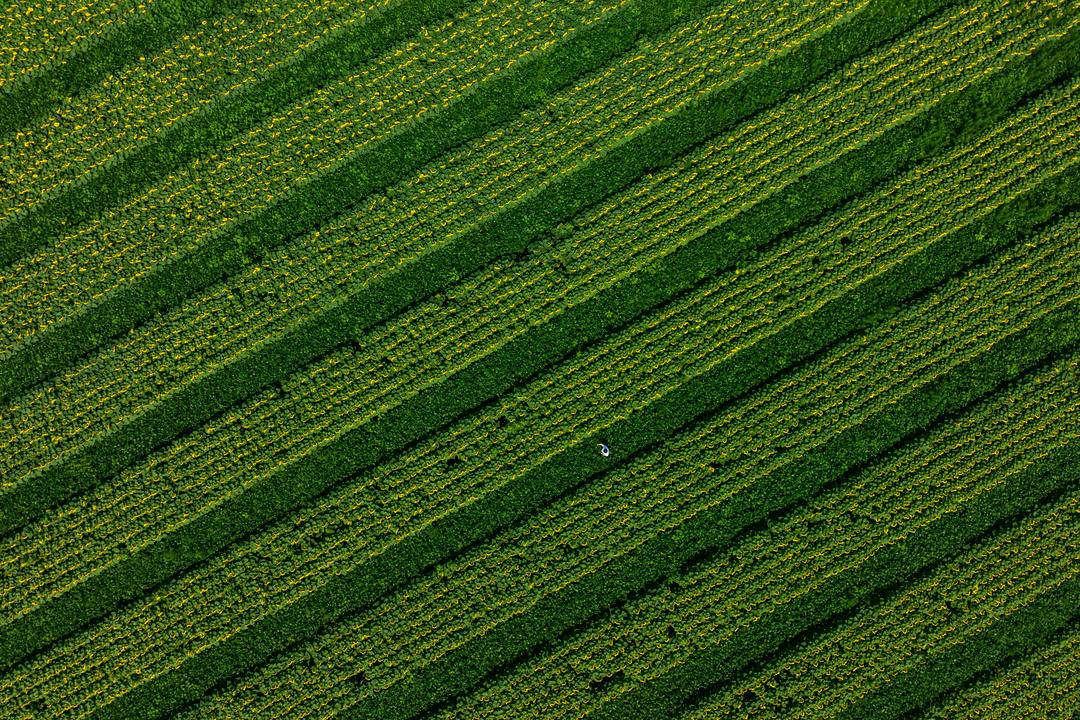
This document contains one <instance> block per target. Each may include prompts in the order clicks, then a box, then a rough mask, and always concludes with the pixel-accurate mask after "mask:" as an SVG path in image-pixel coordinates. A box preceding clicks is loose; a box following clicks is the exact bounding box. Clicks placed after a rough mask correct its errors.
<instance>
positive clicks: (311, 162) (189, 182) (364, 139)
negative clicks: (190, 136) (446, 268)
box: [0, 0, 630, 355]
mask: <svg viewBox="0 0 1080 720" xmlns="http://www.w3.org/2000/svg"><path fill="white" fill-rule="evenodd" d="M628 2H630V0H621V1H617V0H612V2H609V3H604V4H601V5H599V6H598V5H596V4H595V3H591V2H586V1H585V0H574V1H573V2H564V3H547V2H543V3H521V2H512V3H500V4H498V5H480V6H475V7H470V8H468V9H466V10H465V11H463V12H462V13H460V14H459V15H458V16H456V17H455V18H454V19H452V20H449V21H446V22H444V23H442V24H441V25H440V26H438V27H435V28H431V32H430V33H428V34H427V35H426V37H425V36H423V35H422V36H420V37H419V38H417V39H414V40H412V41H409V42H407V43H404V44H402V45H399V46H397V47H395V48H394V49H393V50H392V51H390V52H388V53H386V54H385V55H383V56H381V57H380V58H377V59H376V60H374V61H372V62H371V63H370V64H369V65H368V66H366V67H363V68H360V69H358V71H357V72H355V73H353V74H350V75H349V76H347V77H344V78H342V79H341V80H339V81H338V82H336V83H334V84H333V85H330V86H327V87H326V88H323V89H319V90H316V91H315V92H314V93H312V94H311V95H310V96H308V97H306V98H304V99H303V100H301V101H300V102H298V103H296V104H295V105H293V106H292V107H290V108H288V109H287V110H285V111H284V112H282V113H280V114H277V115H275V116H273V117H271V118H269V119H268V120H266V121H265V122H263V123H261V124H260V125H259V126H257V127H256V128H254V129H252V130H251V131H249V132H248V133H246V134H245V135H244V136H242V137H239V138H236V139H235V140H233V141H231V142H230V143H227V144H226V145H224V146H222V147H220V148H216V149H215V150H214V151H213V152H212V153H211V154H209V155H207V156H204V157H201V158H197V159H196V160H195V161H194V162H192V163H191V164H190V165H189V166H188V167H186V168H184V169H183V171H181V172H178V173H176V174H173V175H170V176H169V177H167V178H163V179H162V180H161V182H159V183H156V184H154V185H152V186H151V187H149V188H147V189H146V190H145V191H143V192H142V193H140V194H138V195H136V196H135V197H133V198H130V199H129V200H128V201H127V202H126V203H125V204H123V205H121V206H118V207H114V208H110V209H109V210H107V211H106V212H105V213H103V214H102V215H101V216H99V217H97V218H94V219H92V220H90V221H89V222H87V223H85V224H83V225H82V226H80V227H78V228H75V229H74V230H73V231H72V232H70V233H68V234H67V235H66V236H65V237H64V238H62V239H60V240H59V241H58V242H57V243H55V244H54V245H52V246H51V247H48V248H45V249H42V250H40V251H38V252H35V253H33V254H31V255H29V256H27V257H25V258H22V259H20V260H18V261H16V262H15V263H14V264H13V265H11V266H9V267H8V268H7V269H6V270H5V272H4V273H3V275H0V318H3V322H2V325H3V330H2V331H0V334H2V345H0V347H2V350H0V354H2V355H8V354H10V353H12V352H14V351H16V350H17V349H18V348H20V347H21V346H22V345H23V344H24V343H26V342H27V341H28V340H31V339H32V338H33V337H35V336H36V335H38V334H40V333H41V332H43V331H44V330H46V329H47V328H51V327H53V326H54V325H56V324H57V323H62V322H64V321H65V320H68V319H70V318H72V317H74V316H77V315H79V314H81V313H82V312H84V311H85V310H86V309H87V308H90V307H93V306H94V305H95V304H97V303H98V302H100V301H101V300H102V299H103V298H105V297H106V296H107V295H110V294H112V293H114V292H115V291H116V290H117V289H118V288H120V287H122V286H128V285H131V284H132V283H135V282H137V281H138V280H139V278H141V277H143V276H145V275H146V274H147V273H148V272H150V271H151V269H153V268H154V267H155V266H159V265H162V264H166V263H168V262H170V261H172V260H174V259H176V258H178V257H180V256H182V255H186V254H188V253H190V252H192V251H194V250H195V249H196V248H198V247H200V246H201V245H202V244H203V243H204V242H205V241H206V240H207V239H208V238H209V237H211V236H213V235H215V234H220V233H222V232H225V231H226V230H227V229H228V228H230V227H232V226H234V225H235V224H236V223H238V222H239V221H240V220H241V219H242V218H243V217H245V216H248V215H250V214H252V213H257V212H259V211H261V210H264V209H266V208H268V207H270V206H271V205H273V204H275V203H279V202H280V201H281V200H282V199H284V198H285V197H288V196H289V195H290V194H291V193H293V192H295V191H296V189H297V187H301V186H305V185H309V184H310V183H311V181H312V180H313V179H314V178H315V177H318V176H319V175H323V174H325V173H326V172H327V171H329V170H331V169H332V168H333V167H334V166H336V165H340V164H342V163H343V162H345V161H346V159H347V158H349V157H355V156H356V155H357V154H359V153H360V152H361V151H362V150H363V149H364V148H366V147H368V146H370V145H371V144H372V143H375V142H378V141H379V140H380V139H385V138H386V137H388V136H390V135H392V134H396V133H400V132H401V130H402V129H403V128H405V127H407V126H408V125H409V124H410V123H411V122H413V121H414V120H415V119H416V118H417V117H420V116H422V115H425V114H427V113H432V112H436V111H438V110H442V109H445V108H446V107H447V106H448V105H450V104H451V103H453V102H454V101H455V100H457V99H459V98H461V97H463V96H465V95H467V94H470V93H471V92H473V91H474V90H475V88H476V87H478V86H480V85H482V84H483V83H485V82H486V81H487V80H489V79H490V78H491V77H493V76H494V75H496V74H499V73H501V72H505V71H506V70H507V69H509V68H511V67H513V66H515V65H518V64H520V63H521V62H523V61H524V60H526V59H527V58H529V57H531V56H533V55H536V54H538V53H542V52H544V51H545V50H547V49H548V48H550V47H551V46H553V45H554V44H555V43H556V42H558V40H559V39H562V38H565V37H566V36H567V35H569V34H572V33H573V32H575V31H576V30H577V29H578V28H579V26H581V25H583V24H593V23H596V22H598V21H600V20H601V19H603V18H604V17H606V16H607V15H608V14H610V13H611V12H613V11H616V10H618V9H619V8H620V7H622V6H625V5H626V4H627V3H628ZM88 264H90V265H92V266H93V267H94V272H93V273H92V274H90V273H88V272H87V267H88Z"/></svg>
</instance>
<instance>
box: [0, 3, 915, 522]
mask: <svg viewBox="0 0 1080 720" xmlns="http://www.w3.org/2000/svg"><path fill="white" fill-rule="evenodd" d="M897 12H898V13H899V11H897ZM868 17H876V15H875V14H874V13H871V15H870V16H868ZM899 17H900V18H903V17H906V16H905V15H904V14H903V13H899ZM853 22H855V21H853ZM894 25H895V23H894ZM855 27H856V29H858V30H864V29H866V28H862V27H861V26H858V25H856V26H855ZM871 27H877V25H871ZM902 30H903V28H902V27H898V28H897V31H898V32H899V31H902ZM858 34H859V37H860V39H869V38H868V37H867V36H868V34H869V33H866V32H859V33H858ZM827 41H828V36H827V37H826V38H825V39H823V40H822V42H827ZM848 49H849V50H850V51H851V52H854V51H855V50H856V49H857V48H848ZM808 52H809V51H808ZM791 58H800V60H799V61H800V62H802V63H803V64H808V65H812V64H813V58H812V56H810V55H807V56H800V55H799V54H798V53H796V54H795V55H792V56H788V59H791ZM793 62H794V61H793ZM837 62H839V59H837ZM796 67H798V66H797V65H796ZM787 69H788V70H790V69H791V68H790V67H788V68H787ZM783 70H784V68H780V69H778V70H777V72H778V73H782V71H783ZM796 76H797V77H796V78H795V79H796V80H799V79H801V75H800V74H799V73H796ZM779 77H780V78H784V77H785V76H784V75H783V74H780V75H779ZM775 79H777V77H776V76H774V74H773V73H772V72H770V69H769V68H765V69H764V70H762V71H760V72H759V73H758V74H756V75H755V76H752V77H751V78H750V79H749V80H748V81H747V82H751V81H752V87H751V89H756V90H761V89H766V88H769V89H771V88H772V87H773V86H774V85H776V83H773V82H772V81H773V80H775ZM782 85H783V86H784V87H791V86H792V85H796V86H797V83H792V82H789V83H783V84H782ZM740 88H741V86H740ZM782 90H783V87H780V88H779V89H778V90H777V92H781V91H782ZM770 91H771V90H770ZM737 93H738V95H739V96H741V95H743V94H745V93H744V90H743V89H739V90H738V91H737ZM734 97H735V95H733V96H732V97H731V98H729V99H733V98H734ZM723 99H724V98H723V96H721V97H720V98H718V103H717V104H714V105H711V106H708V107H706V108H697V110H699V111H704V112H706V115H705V117H710V116H712V117H713V119H714V120H717V124H719V126H720V127H723V125H724V124H725V122H730V121H731V120H733V119H738V118H739V117H742V116H745V115H748V114H750V112H751V110H752V109H753V108H754V107H755V105H756V104H757V103H759V102H761V101H762V100H764V99H761V98H756V97H755V98H754V99H748V100H746V101H745V102H744V104H743V105H732V104H730V103H729V104H727V105H720V104H719V101H720V100H723ZM747 105H748V106H747ZM710 111H711V112H710ZM698 114H699V113H695V112H687V113H681V114H679V115H677V116H675V120H676V122H674V124H670V123H664V124H661V125H659V126H654V127H652V128H650V131H653V132H649V133H647V137H645V138H644V139H642V140H641V141H640V142H636V143H634V144H633V145H632V146H631V147H624V148H622V149H623V150H634V152H622V153H619V154H618V155H617V157H615V158H612V163H613V164H614V163H617V164H618V166H619V167H620V168H621V170H620V173H626V172H627V171H628V169H633V168H639V169H640V168H642V167H645V166H647V165H648V164H656V163H657V157H656V153H660V154H661V156H663V155H665V154H666V153H669V152H671V150H670V149H665V147H666V146H667V145H668V143H682V144H684V145H689V144H692V143H693V142H695V141H696V138H697V137H698V136H699V135H700V134H701V132H702V130H703V128H702V123H701V122H693V121H694V120H695V119H697V120H700V119H701V118H699V117H698ZM717 116H719V117H717ZM669 125H670V129H668V127H669ZM662 131H663V132H662ZM654 135H658V137H653V136H654ZM627 163H630V166H629V168H627ZM586 167H587V168H592V170H590V171H589V174H587V175H585V176H584V177H581V181H582V184H581V185H575V184H567V183H564V184H563V185H561V186H559V187H557V188H556V189H555V190H553V191H552V192H549V193H539V194H538V195H537V196H535V197H534V198H533V199H532V200H533V202H531V203H530V207H529V208H528V210H529V211H528V212H527V213H526V217H524V218H522V217H521V216H520V215H518V216H516V217H514V218H506V219H505V220H504V222H502V223H500V224H497V225H494V226H493V225H490V224H489V225H485V226H482V227H480V228H478V229H477V231H476V232H474V233H472V235H471V236H470V237H468V238H466V241H465V242H463V243H461V244H460V245H457V246H455V247H454V248H452V250H453V252H444V250H446V249H445V248H442V249H440V251H438V252H437V253H436V257H435V258H434V262H435V265H436V266H437V267H436V269H439V272H435V273H433V274H425V273H422V272H420V270H423V267H424V266H423V265H422V266H421V267H420V268H416V267H412V268H408V269H407V270H406V271H405V272H404V273H399V274H398V276H396V277H394V278H391V280H393V281H394V282H391V281H387V282H384V283H379V284H376V285H375V286H374V287H372V288H369V289H368V291H367V292H363V293H360V294H358V295H357V296H356V297H354V298H352V299H350V300H349V301H348V302H347V303H346V305H345V306H343V307H340V308H337V309H336V311H335V312H333V313H328V314H323V315H321V316H318V317H316V318H314V319H313V320H312V321H311V322H308V323H306V324H304V325H302V326H301V327H299V328H296V329H295V331H293V332H290V333H288V334H287V335H286V336H284V337H283V338H282V339H280V340H277V341H274V342H271V343H269V344H268V345H267V346H266V347H264V348H262V349H261V351H260V352H259V353H257V354H249V355H248V356H247V357H245V358H244V359H242V360H241V361H239V362H237V363H234V364H233V365H232V366H230V367H228V368H225V369H224V370H223V371H221V372H219V373H217V374H215V375H213V376H211V377H209V378H204V379H202V380H201V381H199V382H197V383H195V384H193V385H189V386H188V387H186V388H184V389H182V390H181V391H180V392H178V393H176V394H175V395H174V396H173V398H172V402H170V403H167V404H163V405H161V406H159V407H158V408H156V409H155V410H153V411H151V412H148V413H147V414H145V415H144V416H142V417H140V418H137V419H135V420H134V421H132V422H131V423H129V425H128V426H126V427H125V428H123V429H122V431H120V432H117V433H114V434H113V435H112V436H111V437H110V438H109V439H108V442H104V443H100V444H98V445H95V446H92V447H91V448H89V449H88V450H87V451H86V452H82V453H80V454H79V455H77V456H76V457H74V458H71V459H70V460H69V461H68V462H65V463H64V464H62V465H60V466H55V467H53V468H52V469H51V471H50V472H46V473H42V474H41V475H40V476H38V477H37V478H35V479H34V480H33V481H32V482H27V483H23V484H21V485H20V486H18V487H17V489H16V491H15V492H10V493H7V497H5V501H6V502H5V503H4V504H3V506H2V507H0V513H2V519H3V521H2V522H0V529H2V530H6V531H10V530H12V529H14V528H16V527H18V526H19V525H21V524H23V523H24V522H26V521H27V520H29V519H31V518H33V517H35V516H37V515H39V514H40V513H41V512H42V510H43V509H44V508H46V507H48V506H50V505H52V504H55V503H56V502H58V501H59V500H62V499H64V498H65V497H69V496H70V495H72V494H74V493H75V492H77V491H80V490H82V489H85V488H88V487H93V486H94V485H97V484H99V483H101V482H102V481H104V480H105V479H107V478H109V477H110V476H111V475H113V474H114V473H116V472H117V471H119V470H120V469H121V468H123V467H124V466H125V465H127V464H128V463H130V462H131V461H132V460H134V459H136V458H138V457H140V456H141V455H142V454H144V453H145V451H146V449H148V448H150V447H153V446H156V445H160V444H162V443H164V442H166V441H167V440H168V439H170V438H172V437H175V436H176V435H178V434H180V433H183V432H186V431H189V430H191V429H193V428H195V427H197V426H198V425H199V424H201V423H202V422H204V421H205V420H206V419H208V418H209V417H211V416H212V415H213V414H214V413H216V412H219V411H220V410H221V409H224V408H227V407H229V406H231V405H233V404H236V403H237V402H240V401H241V400H243V399H245V398H247V397H251V396H253V395H254V394H256V393H257V392H258V391H259V390H261V389H262V388H264V387H266V386H268V385H270V384H271V383H273V382H275V381H277V380H278V379H280V378H283V377H285V376H287V375H288V374H289V373H290V372H292V371H294V370H295V369H297V368H299V367H302V366H303V365H304V364H306V363H307V362H310V360H312V359H314V358H316V357H319V356H320V355H322V354H325V353H326V351H327V350H328V349H329V348H331V347H333V346H334V345H337V344H340V343H341V342H342V341H343V340H347V339H348V338H350V337H353V336H357V334H358V333H360V332H362V331H363V330H365V329H366V328H368V327H371V326H373V325H375V324H376V323H377V322H378V321H380V320H381V319H382V318H384V317H387V316H389V315H392V314H394V313H395V312H397V311H399V310H401V309H403V308H406V307H408V306H409V305H411V304H413V303H414V302H415V301H416V300H418V299H419V298H421V297H423V296H424V295H427V294H429V293H430V292H432V291H435V290H437V289H438V288H439V287H440V286H441V285H442V284H443V283H444V282H445V280H444V278H445V277H446V276H448V275H449V274H450V273H451V271H453V272H454V273H456V274H464V273H465V271H467V270H472V269H474V268H476V267H481V266H482V265H483V264H484V263H485V262H486V261H487V260H489V259H490V258H491V257H492V256H495V255H498V254H501V253H505V252H508V251H516V250H520V249H521V248H522V247H524V246H525V244H526V242H527V241H528V240H529V239H530V237H533V236H535V235H537V234H538V233H540V232H542V231H543V230H545V229H550V228H552V227H553V226H554V224H555V223H556V222H557V221H559V220H561V219H563V218H565V217H566V216H567V215H568V214H572V213H571V212H570V211H572V210H573V206H574V205H575V204H576V203H581V204H586V203H585V201H586V200H587V198H585V197H583V196H584V193H583V192H581V189H582V187H593V188H596V187H597V186H601V188H602V186H605V185H606V186H608V187H609V188H610V185H611V184H612V183H617V184H622V182H625V181H622V180H620V179H619V177H618V175H619V174H620V173H614V172H610V173H603V172H601V171H602V170H603V169H604V167H605V166H604V165H602V164H598V163H593V164H591V165H589V166H586ZM609 169H610V168H609ZM597 174H599V175H600V178H594V177H593V175H597ZM592 180H597V182H596V183H590V181H592ZM616 187H617V185H616ZM602 191H603V192H607V191H606V190H602ZM555 201H558V202H555ZM560 203H561V204H563V205H566V204H568V203H569V204H570V205H571V207H570V208H560V207H559V204H560ZM545 210H547V211H550V210H554V211H556V212H555V213H553V216H548V217H546V218H544V217H541V219H543V220H544V222H543V223H542V224H540V223H538V219H537V218H536V217H529V216H535V214H536V213H537V212H543V211H545ZM447 263H452V265H450V266H448V267H445V268H442V266H444V265H446V264H447ZM426 265H427V267H428V268H429V269H430V268H431V264H430V263H427V264H426ZM679 275H681V276H683V277H685V276H686V274H685V273H680V274H679ZM410 278H411V279H410ZM406 280H408V282H406ZM664 287H665V284H658V285H657V288H659V289H662V288H664ZM646 300H647V302H646V303H645V307H647V306H648V303H652V302H656V301H657V300H662V298H653V297H649V298H647V299H646ZM563 344H564V345H565V343H563ZM12 366H14V367H16V368H17V367H19V363H18V362H17V361H14V360H13V361H12V362H10V363H9V365H7V366H5V367H12Z"/></svg>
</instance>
